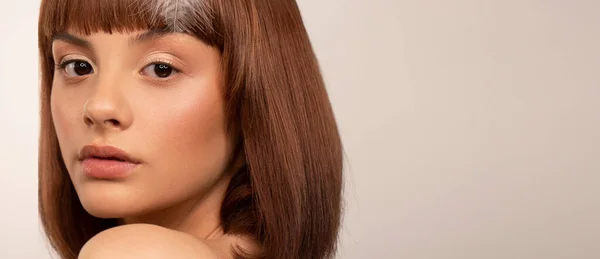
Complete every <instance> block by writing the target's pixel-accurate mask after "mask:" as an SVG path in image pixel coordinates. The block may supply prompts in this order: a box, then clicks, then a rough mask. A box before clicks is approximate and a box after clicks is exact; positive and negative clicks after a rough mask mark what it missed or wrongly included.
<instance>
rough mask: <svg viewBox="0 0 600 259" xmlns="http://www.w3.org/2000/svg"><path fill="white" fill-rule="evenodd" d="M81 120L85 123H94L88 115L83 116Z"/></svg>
mask: <svg viewBox="0 0 600 259" xmlns="http://www.w3.org/2000/svg"><path fill="white" fill-rule="evenodd" d="M83 120H84V122H85V124H86V125H92V124H94V121H92V119H90V118H88V117H85V118H83Z"/></svg>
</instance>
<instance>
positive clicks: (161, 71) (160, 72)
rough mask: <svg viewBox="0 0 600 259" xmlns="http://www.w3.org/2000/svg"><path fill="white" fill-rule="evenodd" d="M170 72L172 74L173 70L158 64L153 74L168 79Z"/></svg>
mask: <svg viewBox="0 0 600 259" xmlns="http://www.w3.org/2000/svg"><path fill="white" fill-rule="evenodd" d="M171 72H173V69H172V68H171V67H170V66H169V65H165V64H158V65H155V66H154V73H156V75H157V76H158V77H168V76H170V75H171Z"/></svg>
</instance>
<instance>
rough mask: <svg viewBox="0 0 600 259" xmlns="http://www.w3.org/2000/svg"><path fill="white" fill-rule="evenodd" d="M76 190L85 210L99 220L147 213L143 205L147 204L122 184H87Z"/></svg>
mask: <svg viewBox="0 0 600 259" xmlns="http://www.w3.org/2000/svg"><path fill="white" fill-rule="evenodd" d="M76 190H77V195H78V196H79V201H80V202H81V205H82V206H83V208H84V209H85V210H86V211H87V212H88V213H89V214H90V215H92V216H94V217H97V218H125V217H131V216H135V215H140V214H143V213H144V211H145V209H144V208H143V207H142V206H141V205H142V204H146V202H144V201H142V200H139V196H138V195H136V194H135V193H134V192H133V191H132V189H131V188H130V187H129V188H128V187H127V186H125V185H124V184H122V183H115V182H94V183H85V184H84V186H79V188H76Z"/></svg>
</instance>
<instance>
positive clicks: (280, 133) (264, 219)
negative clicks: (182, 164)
mask: <svg viewBox="0 0 600 259" xmlns="http://www.w3.org/2000/svg"><path fill="white" fill-rule="evenodd" d="M67 30H70V31H73V32H77V33H81V34H83V35H90V34H92V33H95V32H99V31H102V32H106V33H114V32H133V31H138V30H156V31H161V32H167V33H168V32H176V33H186V34H189V35H192V36H194V37H197V38H198V39H200V40H202V41H203V42H205V43H206V44H208V45H210V46H213V47H215V48H216V49H218V50H219V51H220V53H221V55H222V71H223V76H224V79H225V80H224V81H225V82H226V83H225V85H224V87H225V88H226V89H225V91H224V97H223V98H224V100H225V103H226V108H225V109H226V115H227V119H228V127H229V129H230V130H235V131H236V132H237V134H238V136H239V137H240V139H241V140H240V143H239V145H238V150H240V154H242V156H243V157H244V158H245V163H244V166H243V167H242V168H241V169H240V170H238V171H237V172H236V173H235V174H234V176H233V178H232V180H231V183H230V184H229V187H228V190H227V192H226V194H225V198H224V201H223V203H222V205H221V209H220V215H221V221H222V226H223V229H224V231H225V233H228V234H247V235H251V236H252V237H254V238H255V239H256V240H257V241H258V242H259V243H260V245H261V251H260V253H259V254H253V255H248V254H246V255H244V256H241V253H236V254H238V255H237V257H238V258H277V259H282V258H285V259H288V258H332V257H334V255H335V251H336V244H337V237H338V231H339V226H340V220H341V216H340V215H341V209H342V206H341V199H342V181H343V179H342V165H343V162H342V145H341V141H340V136H339V132H338V129H337V125H336V122H335V118H334V114H333V111H332V108H331V104H330V102H329V97H328V96H327V92H326V89H325V86H324V83H323V79H322V77H321V73H320V71H319V66H318V63H317V60H316V57H315V54H314V52H313V49H312V46H311V43H310V41H309V38H308V34H307V32H306V29H305V27H304V25H303V22H302V17H301V15H300V12H299V10H298V6H297V4H296V2H295V0H277V1H265V0H195V1H194V0H179V1H177V0H94V1H89V0H42V3H41V9H40V17H39V31H38V36H39V38H38V39H39V51H40V57H41V92H40V93H41V131H40V139H39V141H40V149H39V172H38V173H39V212H40V216H41V221H42V224H43V227H44V230H45V233H46V235H47V237H48V239H49V241H50V243H51V245H52V247H53V248H54V249H55V250H56V251H57V252H58V254H59V255H60V256H61V257H62V258H66V259H72V258H76V257H77V254H78V253H79V251H80V250H81V248H82V246H83V245H84V244H85V243H86V242H87V241H88V240H89V239H90V238H91V237H93V236H94V235H95V234H97V233H99V232H101V231H103V230H105V229H108V228H111V227H114V226H117V225H118V224H119V223H118V219H100V218H96V217H93V216H91V215H90V214H88V213H87V212H86V211H85V210H84V208H83V206H82V205H81V203H80V201H79V199H78V197H77V194H76V192H75V189H74V187H73V184H72V182H71V180H70V178H69V175H68V172H67V170H66V167H65V164H64V161H63V159H62V157H61V153H60V147H59V143H58V140H57V135H56V132H55V128H54V124H53V120H52V116H51V111H50V94H51V92H52V81H53V74H54V67H55V63H54V59H53V57H52V51H51V45H52V40H53V37H54V36H55V35H56V34H58V33H62V32H65V31H67Z"/></svg>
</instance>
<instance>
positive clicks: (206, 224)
mask: <svg viewBox="0 0 600 259" xmlns="http://www.w3.org/2000/svg"><path fill="white" fill-rule="evenodd" d="M230 180H231V177H230V176H228V175H224V176H223V177H221V179H220V180H219V181H217V182H216V183H215V185H214V186H213V187H212V188H210V189H209V190H208V191H207V192H206V193H204V194H203V195H198V197H194V198H192V199H189V200H186V201H183V202H181V203H179V204H177V205H174V206H171V207H169V208H166V209H162V210H159V211H153V212H152V213H148V214H145V215H141V216H136V217H128V218H124V219H123V222H124V223H125V224H135V223H146V224H153V225H158V226H162V227H165V228H169V229H173V230H177V231H181V232H184V233H188V234H190V235H192V236H194V237H197V238H201V239H205V240H207V239H215V238H219V237H221V236H223V234H224V233H223V229H222V227H221V217H220V211H221V203H222V201H223V198H224V197H225V192H226V191H227V187H228V185H229V181H230Z"/></svg>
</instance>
